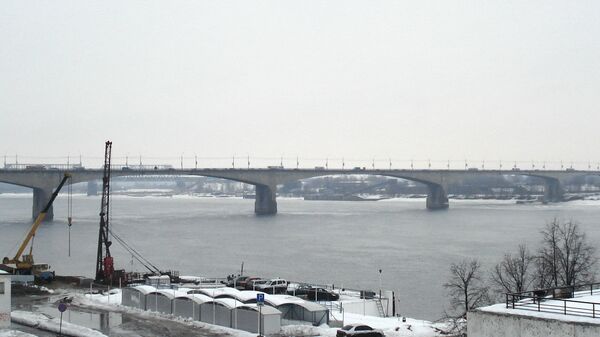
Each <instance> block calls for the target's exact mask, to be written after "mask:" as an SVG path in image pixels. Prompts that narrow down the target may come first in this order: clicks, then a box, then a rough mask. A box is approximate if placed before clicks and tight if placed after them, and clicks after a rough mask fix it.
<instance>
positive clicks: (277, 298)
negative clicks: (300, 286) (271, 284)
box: [265, 295, 327, 311]
mask: <svg viewBox="0 0 600 337" xmlns="http://www.w3.org/2000/svg"><path fill="white" fill-rule="evenodd" d="M265 302H266V303H267V304H269V305H272V306H274V307H278V306H280V305H287V304H291V305H297V306H301V307H303V308H304V309H306V310H308V311H325V310H327V308H326V307H324V306H322V305H320V304H318V303H315V302H310V301H305V300H303V299H301V298H299V297H296V296H289V295H265Z"/></svg>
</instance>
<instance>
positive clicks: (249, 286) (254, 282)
mask: <svg viewBox="0 0 600 337" xmlns="http://www.w3.org/2000/svg"><path fill="white" fill-rule="evenodd" d="M267 282H268V280H263V279H261V278H258V277H256V278H254V279H251V280H248V281H247V282H246V290H260V289H259V288H258V287H259V286H260V285H261V284H265V283H267Z"/></svg>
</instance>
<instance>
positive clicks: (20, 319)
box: [10, 310, 106, 337]
mask: <svg viewBox="0 0 600 337" xmlns="http://www.w3.org/2000/svg"><path fill="white" fill-rule="evenodd" d="M10 318H11V321H13V322H15V323H19V324H23V325H27V326H31V327H34V328H37V329H41V330H46V331H51V332H56V333H58V332H59V331H61V329H60V318H57V317H55V318H51V317H48V316H46V315H44V314H40V313H35V312H30V311H20V310H16V311H13V312H12V313H11V314H10ZM62 334H63V335H66V336H74V337H106V335H104V334H103V333H101V332H99V331H96V330H94V329H90V328H86V327H83V326H79V325H76V324H72V323H69V322H67V321H65V320H63V322H62Z"/></svg>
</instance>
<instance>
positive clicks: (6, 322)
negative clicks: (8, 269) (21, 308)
mask: <svg viewBox="0 0 600 337" xmlns="http://www.w3.org/2000/svg"><path fill="white" fill-rule="evenodd" d="M0 283H2V284H0V328H7V327H10V305H11V303H10V295H11V289H10V276H9V275H4V274H0ZM3 286H4V291H3V292H4V293H2V287H3Z"/></svg>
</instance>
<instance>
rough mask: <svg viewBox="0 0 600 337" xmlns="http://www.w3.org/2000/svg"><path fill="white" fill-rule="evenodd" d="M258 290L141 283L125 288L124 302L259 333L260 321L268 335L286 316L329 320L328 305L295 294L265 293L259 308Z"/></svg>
mask: <svg viewBox="0 0 600 337" xmlns="http://www.w3.org/2000/svg"><path fill="white" fill-rule="evenodd" d="M258 293H260V292H256V291H239V290H236V289H233V288H216V289H193V290H192V289H179V290H174V289H156V288H154V287H152V286H147V285H140V286H133V287H127V288H124V289H123V293H122V296H123V297H122V304H123V305H125V306H128V307H133V308H138V309H142V310H149V311H156V312H160V313H166V314H173V315H174V316H179V317H184V318H191V319H194V320H197V321H201V322H205V323H210V324H216V325H221V326H225V327H229V328H234V329H240V330H245V331H249V332H253V333H258V328H259V324H260V326H261V329H260V330H261V332H262V333H263V334H264V335H272V334H278V333H279V332H280V330H281V324H282V320H283V321H284V322H298V323H300V324H313V325H320V324H324V323H328V322H329V312H328V310H327V309H326V308H325V307H323V306H321V305H319V304H316V303H313V302H308V301H304V300H302V299H299V298H297V297H293V296H287V295H268V294H265V302H266V303H267V304H268V305H265V306H262V307H261V308H259V307H258V306H257V305H256V294H258ZM259 312H260V314H259ZM259 316H260V323H259Z"/></svg>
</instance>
